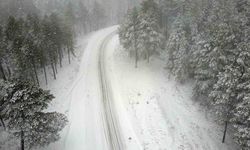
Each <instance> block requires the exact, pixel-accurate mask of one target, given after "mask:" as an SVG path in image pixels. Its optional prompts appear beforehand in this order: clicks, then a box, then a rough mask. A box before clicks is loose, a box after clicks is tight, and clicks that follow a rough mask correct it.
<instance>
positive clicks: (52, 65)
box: [51, 62, 56, 80]
mask: <svg viewBox="0 0 250 150" xmlns="http://www.w3.org/2000/svg"><path fill="white" fill-rule="evenodd" d="M51 68H52V71H53V75H54V79H55V80H56V72H55V68H54V64H53V62H51Z"/></svg>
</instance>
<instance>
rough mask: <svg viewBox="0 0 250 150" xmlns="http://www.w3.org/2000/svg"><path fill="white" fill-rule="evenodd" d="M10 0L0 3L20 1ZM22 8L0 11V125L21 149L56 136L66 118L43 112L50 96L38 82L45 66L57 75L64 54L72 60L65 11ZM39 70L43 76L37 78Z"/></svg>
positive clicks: (70, 26)
mask: <svg viewBox="0 0 250 150" xmlns="http://www.w3.org/2000/svg"><path fill="white" fill-rule="evenodd" d="M27 1H28V0H27ZM27 1H25V2H27ZM11 2H12V1H10V4H9V3H7V2H4V1H0V4H1V3H3V4H4V5H6V6H8V5H10V6H12V4H13V5H14V4H15V7H18V6H19V5H20V4H19V3H15V2H16V1H14V0H13V3H11ZM20 6H21V5H20ZM22 6H25V5H22ZM32 6H33V5H32ZM1 7H2V5H1ZM13 7H14V6H13ZM23 8H26V7H22V8H20V9H18V11H21V12H22V13H21V14H19V13H18V14H15V12H9V11H4V10H8V9H4V10H3V11H1V12H0V20H1V23H0V78H1V80H0V129H1V133H2V132H3V130H5V132H8V134H11V135H13V136H10V137H9V138H13V139H14V140H16V138H19V139H20V149H22V150H24V149H34V148H36V147H43V146H47V145H48V144H50V143H52V142H55V141H57V140H58V139H59V138H60V136H59V134H60V131H61V130H62V129H63V128H64V127H65V126H66V124H67V117H66V116H65V115H63V114H61V113H58V112H45V109H47V107H48V105H49V103H50V102H51V101H52V100H53V99H54V96H53V95H52V94H50V92H49V91H46V90H43V89H41V88H39V86H40V82H46V84H47V83H48V71H49V70H51V72H52V74H53V77H54V79H56V76H57V72H58V69H59V68H61V67H63V58H64V57H65V58H66V59H68V62H69V63H70V62H71V58H72V56H73V55H74V44H75V42H74V41H75V39H74V37H75V28H74V24H73V23H74V22H73V23H72V22H70V21H71V20H70V19H71V18H70V17H71V16H70V13H71V12H70V11H68V12H65V14H64V16H62V15H58V14H57V13H50V14H48V15H44V16H42V15H41V14H40V13H37V11H36V12H34V11H33V10H32V11H28V10H24V9H23ZM27 8H29V9H31V8H30V6H27ZM27 12H30V14H29V13H27ZM2 14H5V15H9V16H8V17H6V16H3V15H2ZM67 15H68V16H67ZM42 73H43V74H44V79H45V80H42V78H39V77H42V76H40V75H41V74H42ZM14 137H16V138H14ZM0 149H1V145H0Z"/></svg>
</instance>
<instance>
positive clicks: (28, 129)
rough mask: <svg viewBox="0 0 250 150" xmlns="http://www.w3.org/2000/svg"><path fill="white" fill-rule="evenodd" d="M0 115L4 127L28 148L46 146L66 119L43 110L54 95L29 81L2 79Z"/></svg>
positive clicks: (63, 125)
mask: <svg viewBox="0 0 250 150" xmlns="http://www.w3.org/2000/svg"><path fill="white" fill-rule="evenodd" d="M0 87H1V91H2V92H1V100H2V101H1V107H0V114H1V116H2V117H3V119H4V120H6V121H7V122H8V124H7V127H8V129H9V130H10V131H12V132H13V133H14V135H15V136H17V137H19V138H21V141H24V144H22V146H24V147H25V148H27V149H31V148H34V147H40V146H46V145H48V144H50V143H52V142H55V141H57V140H58V139H59V131H61V130H62V129H63V128H64V127H65V125H66V123H67V118H66V117H65V116H64V115H63V114H59V113H56V112H53V113H44V112H43V110H45V109H46V108H47V107H48V105H49V103H50V102H51V101H52V99H53V98H54V96H53V95H52V94H50V93H49V91H44V90H42V89H41V88H38V87H37V86H36V85H34V84H31V83H30V82H28V81H21V80H18V81H12V82H8V81H1V84H0Z"/></svg>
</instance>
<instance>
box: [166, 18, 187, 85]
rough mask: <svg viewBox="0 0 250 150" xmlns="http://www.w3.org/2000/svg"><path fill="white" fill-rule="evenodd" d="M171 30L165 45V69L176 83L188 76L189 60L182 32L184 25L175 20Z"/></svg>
mask: <svg viewBox="0 0 250 150" xmlns="http://www.w3.org/2000/svg"><path fill="white" fill-rule="evenodd" d="M173 28H174V29H172V33H171V34H170V37H169V39H168V45H167V53H168V65H167V67H168V68H169V69H170V71H171V72H172V74H173V75H174V76H175V77H176V79H177V80H178V81H181V82H183V81H185V80H186V79H187V77H188V75H189V72H188V71H189V66H188V63H187V62H188V59H189V57H188V56H189V42H188V39H187V33H186V31H185V30H184V24H183V22H182V21H181V20H180V19H177V20H176V22H175V24H173Z"/></svg>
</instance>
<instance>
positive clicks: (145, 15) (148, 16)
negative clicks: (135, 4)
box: [138, 0, 163, 62]
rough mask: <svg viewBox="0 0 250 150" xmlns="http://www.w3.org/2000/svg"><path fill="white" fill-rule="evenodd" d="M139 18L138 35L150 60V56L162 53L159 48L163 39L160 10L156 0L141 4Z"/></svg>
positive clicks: (141, 47) (140, 44)
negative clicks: (160, 26)
mask: <svg viewBox="0 0 250 150" xmlns="http://www.w3.org/2000/svg"><path fill="white" fill-rule="evenodd" d="M139 18H140V19H141V20H140V25H139V26H140V27H139V28H140V33H139V37H138V42H139V48H140V49H141V50H142V51H143V53H144V56H145V58H146V59H147V61H148V62H149V61H150V56H152V55H153V54H156V53H160V51H159V50H160V49H161V44H162V41H163V36H162V34H161V33H160V28H159V20H160V19H159V10H158V6H157V4H156V3H155V2H154V0H147V1H144V2H143V3H142V4H141V11H140V13H139Z"/></svg>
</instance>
